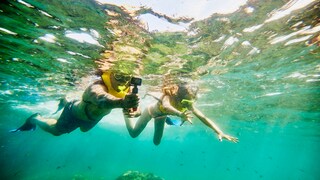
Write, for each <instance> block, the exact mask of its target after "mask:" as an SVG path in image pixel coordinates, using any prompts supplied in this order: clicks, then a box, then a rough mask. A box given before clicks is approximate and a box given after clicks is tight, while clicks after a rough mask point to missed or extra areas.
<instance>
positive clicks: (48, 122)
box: [11, 70, 141, 136]
mask: <svg viewBox="0 0 320 180" xmlns="http://www.w3.org/2000/svg"><path fill="white" fill-rule="evenodd" d="M132 79H133V80H134V82H133V83H134V84H135V87H136V86H137V85H141V79H139V78H133V77H132V75H129V74H126V73H123V72H121V71H119V70H118V71H116V70H106V71H102V72H101V79H100V80H98V81H96V82H94V83H93V84H92V85H90V86H89V87H87V89H86V90H85V91H84V93H83V95H82V99H81V100H73V101H71V102H67V101H66V100H65V99H62V100H61V101H60V104H59V107H61V109H62V108H63V111H62V113H61V115H60V117H59V118H58V119H52V118H45V117H42V116H41V115H40V114H39V113H36V114H33V115H32V116H30V117H29V118H28V119H27V120H26V121H25V123H24V124H23V125H22V126H21V127H19V128H17V129H14V130H11V132H18V131H29V130H35V129H36V126H37V125H38V126H39V127H40V128H41V129H43V130H44V131H47V132H49V133H51V134H53V135H55V136H59V135H62V134H65V133H70V132H72V131H74V130H75V129H77V128H80V130H81V131H82V132H87V131H89V130H90V129H92V128H93V127H94V126H95V125H96V124H97V123H98V122H99V121H100V120H101V119H102V118H103V117H104V116H106V115H108V114H109V113H110V112H111V110H112V109H115V108H123V109H124V112H126V113H128V111H130V109H132V108H134V109H136V108H137V107H138V105H139V97H138V95H137V93H130V91H131V90H130V85H131V81H132ZM137 80H138V82H135V81H137ZM139 80H140V81H139ZM139 83H140V84H139ZM61 105H62V106H61ZM58 111H59V109H58ZM135 113H136V114H137V115H138V114H139V110H138V111H136V112H135Z"/></svg>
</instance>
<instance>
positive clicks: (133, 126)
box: [124, 109, 152, 138]
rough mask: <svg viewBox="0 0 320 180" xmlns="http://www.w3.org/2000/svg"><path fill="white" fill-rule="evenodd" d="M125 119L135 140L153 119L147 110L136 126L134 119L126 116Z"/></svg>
mask: <svg viewBox="0 0 320 180" xmlns="http://www.w3.org/2000/svg"><path fill="white" fill-rule="evenodd" d="M124 119H125V122H126V127H127V129H128V132H129V134H130V136H131V137H133V138H135V137H137V136H139V135H140V133H141V132H142V131H143V130H144V128H145V127H146V126H147V124H148V122H149V121H150V120H151V119H152V117H151V115H150V114H149V111H148V110H147V109H145V110H144V111H143V113H142V114H141V116H140V117H139V119H138V121H137V122H136V124H134V122H133V119H132V118H129V117H128V116H125V117H124Z"/></svg>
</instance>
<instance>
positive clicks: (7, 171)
mask: <svg viewBox="0 0 320 180" xmlns="http://www.w3.org/2000/svg"><path fill="white" fill-rule="evenodd" d="M19 2H20V3H19ZM19 2H18V1H4V2H1V6H0V7H1V8H0V9H1V11H0V19H1V21H0V27H1V28H4V29H6V30H10V32H8V31H4V30H1V31H0V69H1V70H0V85H1V86H0V88H1V89H0V112H1V114H0V119H1V120H0V143H1V144H0V167H1V169H0V178H1V179H10V180H11V179H27V180H29V179H30V180H31V179H107V180H109V179H116V178H117V177H118V176H120V175H121V174H123V173H125V172H127V171H139V172H142V173H153V174H155V175H157V176H159V177H162V178H164V179H166V180H211V179H301V180H304V179H306V180H309V179H310V180H313V179H314V180H317V179H320V173H319V168H318V165H319V162H320V155H319V152H320V121H319V120H320V106H319V99H320V86H319V85H320V84H319V81H320V79H319V77H320V63H319V42H318V43H315V44H314V45H306V44H308V43H307V42H308V41H309V40H311V39H312V38H314V37H316V36H319V30H317V29H316V28H317V27H319V15H318V14H317V13H315V12H318V10H319V2H315V3H314V4H311V5H310V6H309V7H308V8H307V9H304V10H303V11H302V10H300V11H298V12H296V13H297V14H296V15H295V16H292V17H287V18H285V19H284V20H283V19H282V20H279V21H275V22H272V23H269V24H266V25H264V27H263V28H262V29H259V30H258V31H255V32H253V33H251V34H250V33H244V32H243V31H242V30H243V29H244V28H247V27H252V26H253V25H256V23H257V24H259V22H263V20H265V19H267V17H266V16H265V15H266V14H267V13H266V12H271V11H272V10H274V9H278V8H280V7H281V6H282V5H283V4H285V1H283V2H281V3H280V1H267V2H265V4H263V3H262V2H260V3H262V5H261V9H260V11H258V12H261V13H256V14H257V15H256V16H250V17H248V19H245V17H244V15H243V14H241V13H240V14H238V13H239V12H238V13H237V12H236V13H234V14H231V15H226V17H228V18H229V19H230V21H231V23H230V24H223V23H222V21H221V22H220V21H217V20H210V19H209V20H207V21H201V22H198V23H195V24H193V28H196V27H197V28H199V33H198V34H197V35H195V36H186V35H185V34H182V35H181V34H179V33H177V34H173V35H172V34H165V35H161V34H154V37H153V39H152V40H150V44H151V45H150V46H151V48H150V49H149V51H148V52H147V55H146V56H145V57H144V59H143V60H142V65H143V66H144V71H143V72H142V73H141V75H142V78H143V79H144V84H143V86H142V87H141V88H140V96H143V95H144V94H145V93H146V91H148V90H150V89H152V87H154V86H157V84H155V83H154V82H160V80H159V79H161V78H160V77H161V74H162V73H165V72H166V71H168V70H170V69H171V70H177V69H178V70H179V71H180V72H184V74H186V73H187V75H188V77H192V81H193V83H194V84H197V85H198V86H199V87H200V89H201V90H200V94H199V97H198V100H197V102H196V106H197V107H199V109H200V110H201V111H202V112H203V113H204V114H206V115H207V116H208V117H209V118H211V119H214V120H215V122H216V123H217V124H218V125H219V126H220V127H221V129H223V130H224V132H226V133H228V134H231V135H233V136H237V137H238V138H239V140H240V142H239V143H237V144H233V143H230V142H226V141H223V142H219V141H218V139H217V137H216V135H215V134H214V133H213V132H212V131H211V130H210V129H209V128H207V127H205V126H204V125H203V124H202V123H201V122H200V121H198V120H197V119H193V122H194V124H193V125H185V126H182V127H173V126H166V128H165V132H164V137H163V139H162V142H161V144H160V145H159V146H155V145H153V143H152V136H153V122H152V121H151V123H150V124H149V125H148V127H147V128H146V130H145V131H144V132H143V133H142V134H141V135H140V136H139V137H138V138H136V139H132V138H131V137H130V136H129V134H128V132H127V130H126V128H125V124H124V121H123V117H122V115H121V111H120V110H114V111H113V112H112V114H110V115H108V116H107V117H105V118H104V119H103V120H102V121H101V122H100V123H99V124H98V125H97V126H96V127H95V128H93V129H92V130H90V131H89V132H86V133H82V132H80V131H79V130H75V131H74V132H72V133H70V134H66V135H63V136H59V137H55V136H52V135H50V134H48V133H45V132H43V131H41V130H40V129H39V128H38V129H37V130H36V131H33V132H19V133H14V134H12V133H9V132H8V131H9V130H10V129H12V128H16V127H17V126H19V125H21V123H23V121H24V120H25V119H26V118H27V117H29V116H30V115H31V114H33V113H34V112H40V113H41V114H43V115H50V114H51V113H52V112H54V111H55V110H56V107H57V104H58V101H57V99H58V98H60V97H62V96H64V95H65V94H68V95H70V94H71V95H77V94H80V95H81V92H82V91H83V89H84V87H85V86H86V85H88V84H89V83H90V82H92V81H93V79H94V76H93V75H92V74H93V72H94V70H95V69H96V64H95V62H94V60H96V59H99V58H100V56H101V54H100V53H101V52H102V51H103V50H104V49H110V47H109V46H108V44H111V43H112V42H113V41H114V40H115V38H114V34H113V33H112V30H111V27H109V26H106V24H105V22H108V20H109V19H110V18H111V17H109V16H108V15H107V14H105V12H104V10H103V8H106V7H102V6H99V5H97V4H95V3H92V2H91V1H85V0H82V1H46V3H44V2H41V1H34V0H30V1H24V2H27V3H28V4H29V5H32V6H33V7H28V6H27V5H25V4H22V3H21V1H19ZM254 5H255V4H254V3H251V6H254ZM257 7H258V6H257ZM107 8H109V9H113V10H115V11H120V10H119V9H117V8H116V7H114V6H110V7H107ZM40 10H41V11H40ZM43 12H46V13H48V14H49V15H50V16H48V15H46V14H45V13H43ZM123 16H125V15H123ZM250 18H251V19H250ZM239 19H242V20H239ZM300 21H301V22H303V23H302V25H297V26H294V24H296V23H298V22H300ZM235 22H237V23H235ZM307 26H310V28H309V29H312V28H315V29H314V31H315V32H313V33H310V34H307V35H311V36H310V37H308V39H306V40H303V41H300V42H297V43H292V44H287V45H285V43H287V42H289V41H290V40H293V39H298V38H301V37H304V36H305V35H306V34H303V33H300V34H298V35H292V36H294V37H291V38H288V39H286V40H284V41H283V42H280V43H275V44H272V43H270V42H271V41H272V40H274V39H275V38H277V37H282V36H286V35H290V34H292V33H294V32H297V31H299V30H301V29H303V28H304V27H307ZM294 27H295V28H294ZM230 29H231V30H232V31H229V30H230ZM93 30H95V31H97V32H99V34H100V37H99V38H96V40H97V42H98V43H99V44H100V45H97V44H93V43H91V44H90V43H80V42H78V41H76V40H74V39H71V38H68V37H67V36H66V34H68V33H70V32H76V33H87V34H90V35H91V36H94V31H93ZM228 33H229V34H228ZM237 33H241V35H236V34H237ZM46 34H50V35H49V36H48V35H47V36H46ZM222 34H224V35H226V36H228V37H231V35H232V37H237V38H238V40H239V41H238V42H236V43H235V44H233V45H231V46H229V47H226V48H222V47H223V45H224V44H223V43H224V42H225V41H226V39H227V38H225V39H224V40H223V41H221V42H217V43H215V42H214V40H216V39H218V37H220V36H221V35H222ZM51 35H53V36H54V37H55V38H53V39H54V42H50V40H48V39H47V40H43V39H44V38H40V37H49V39H50V37H52V36H51ZM144 36H145V34H144ZM168 37H169V38H168ZM51 40H52V39H51ZM174 41H179V42H180V43H176V42H174ZM245 41H250V43H251V46H253V47H257V48H258V49H259V50H260V52H259V53H254V54H250V53H249V52H250V51H251V50H252V48H250V47H248V46H243V45H241V44H242V43H243V42H245ZM136 45H137V46H138V45H139V46H140V44H136ZM172 49H174V50H172ZM190 51H191V52H190ZM168 57H174V58H168ZM172 59H173V60H172ZM179 59H180V60H181V59H182V62H184V64H183V65H182V67H180V69H179V68H177V66H176V65H173V64H174V63H175V62H176V61H177V60H179ZM178 62H179V61H178ZM176 64H177V63H176ZM203 72H204V73H203ZM154 77H156V78H154ZM153 102H154V100H153V99H152V98H146V99H143V100H142V102H141V108H142V109H144V108H145V107H146V106H147V105H148V104H150V103H153Z"/></svg>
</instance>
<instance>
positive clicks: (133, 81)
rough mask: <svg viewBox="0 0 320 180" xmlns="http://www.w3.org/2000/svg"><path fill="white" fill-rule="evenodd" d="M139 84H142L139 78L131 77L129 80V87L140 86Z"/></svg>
mask: <svg viewBox="0 0 320 180" xmlns="http://www.w3.org/2000/svg"><path fill="white" fill-rule="evenodd" d="M141 84H142V79H141V78H137V77H132V78H131V81H130V85H131V86H134V85H136V86H141Z"/></svg>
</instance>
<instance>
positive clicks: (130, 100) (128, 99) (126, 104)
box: [121, 94, 140, 109]
mask: <svg viewBox="0 0 320 180" xmlns="http://www.w3.org/2000/svg"><path fill="white" fill-rule="evenodd" d="M139 100H140V98H139V96H138V95H137V94H127V95H126V96H125V97H124V99H123V100H122V103H121V107H122V108H124V109H129V108H137V107H138V106H139Z"/></svg>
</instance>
